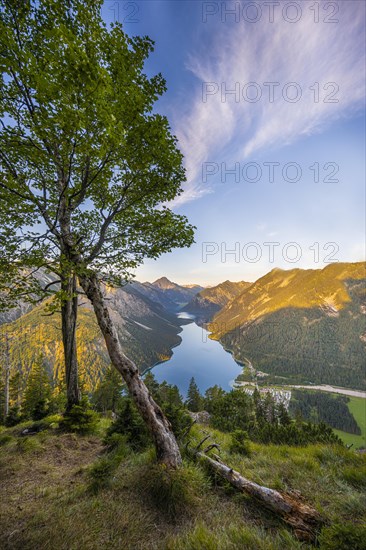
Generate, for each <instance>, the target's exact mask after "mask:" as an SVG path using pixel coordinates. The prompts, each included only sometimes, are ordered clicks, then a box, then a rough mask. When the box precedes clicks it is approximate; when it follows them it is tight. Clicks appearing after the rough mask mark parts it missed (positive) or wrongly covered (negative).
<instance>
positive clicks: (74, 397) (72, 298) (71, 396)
mask: <svg viewBox="0 0 366 550" xmlns="http://www.w3.org/2000/svg"><path fill="white" fill-rule="evenodd" d="M61 288H62V291H63V293H64V294H65V296H63V300H62V304H61V317H62V340H63V346H64V356H65V379H66V391H67V405H66V411H69V410H70V409H71V407H72V406H73V405H78V404H79V403H80V400H81V393H80V389H79V379H78V361H77V351H76V322H77V312H78V297H77V294H76V276H75V275H70V276H65V278H63V279H62V281H61ZM64 298H67V299H64Z"/></svg>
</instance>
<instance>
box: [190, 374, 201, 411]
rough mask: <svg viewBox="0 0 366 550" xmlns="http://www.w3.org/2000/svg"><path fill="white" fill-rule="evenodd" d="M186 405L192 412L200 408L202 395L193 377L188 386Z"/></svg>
mask: <svg viewBox="0 0 366 550" xmlns="http://www.w3.org/2000/svg"><path fill="white" fill-rule="evenodd" d="M187 407H188V409H189V410H190V411H192V412H198V411H200V410H201V408H202V396H201V394H200V391H199V389H198V386H197V384H196V381H195V379H194V378H193V377H192V378H191V381H190V383H189V387H188V392H187Z"/></svg>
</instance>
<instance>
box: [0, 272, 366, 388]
mask: <svg viewBox="0 0 366 550" xmlns="http://www.w3.org/2000/svg"><path fill="white" fill-rule="evenodd" d="M365 266H366V264H365V263H364V262H361V263H347V264H345V263H343V264H341V263H335V264H330V265H328V266H327V267H326V268H324V269H322V270H320V269H319V270H311V269H308V270H304V269H291V270H281V269H273V270H272V271H271V272H269V273H267V274H266V275H265V276H264V277H261V278H260V279H258V280H257V281H255V282H253V283H250V282H245V281H240V282H231V281H225V282H223V283H220V284H219V285H216V286H215V287H210V288H203V287H201V286H198V285H185V286H182V285H178V284H176V283H173V282H171V281H169V279H167V278H166V277H162V278H161V279H158V280H157V281H155V282H153V283H148V282H146V283H140V282H137V281H134V282H132V283H129V284H127V285H126V286H123V287H120V288H109V287H108V288H106V298H107V303H108V306H109V308H110V310H111V312H112V317H113V319H114V321H115V323H116V326H117V330H118V333H119V336H120V339H121V342H122V344H123V347H124V350H125V353H126V354H127V355H128V356H129V357H131V359H132V360H134V361H135V362H136V364H137V365H138V367H139V369H140V370H141V371H144V370H146V369H147V368H149V367H151V366H152V365H154V364H156V363H158V362H160V361H164V360H167V359H169V358H170V357H171V355H172V348H174V347H175V346H177V345H179V343H180V342H181V338H180V336H179V333H180V332H181V330H182V329H181V326H182V324H184V323H185V322H187V321H185V320H183V319H180V318H179V317H177V313H178V312H179V311H186V312H189V313H192V314H194V315H195V316H196V321H197V322H198V323H200V324H202V323H204V324H206V326H207V328H208V329H209V330H210V332H211V335H210V337H211V338H212V339H215V340H218V341H220V343H221V344H222V345H223V346H224V348H225V349H227V350H228V351H230V352H232V353H233V355H234V357H235V359H236V360H237V361H238V362H241V363H243V365H248V366H250V368H252V367H253V368H254V369H255V370H258V371H262V372H263V373H264V374H265V375H266V381H268V382H274V383H276V382H281V383H283V382H285V381H286V382H295V381H296V382H303V383H304V382H306V383H309V382H311V383H328V384H334V385H339V386H345V387H351V388H355V389H363V388H364V387H365V369H364V365H365V363H364V361H365V344H366V326H365V320H366V291H365V282H366V274H365ZM43 282H44V284H47V282H49V276H48V275H45V274H44V281H43ZM45 308H46V303H45V302H43V303H40V304H38V305H37V306H30V305H29V304H26V303H25V302H24V303H23V302H20V303H19V304H18V305H17V307H16V308H14V309H13V310H10V312H6V313H1V314H0V325H1V326H0V332H1V333H5V332H7V333H8V334H9V337H10V340H9V342H10V355H11V364H12V370H13V372H14V371H15V370H17V369H18V370H20V371H21V372H22V373H23V374H24V375H25V376H24V377H23V378H24V380H26V378H27V373H28V372H29V370H30V368H31V365H32V363H33V361H34V360H35V358H36V357H37V355H38V354H39V353H40V352H42V353H43V354H44V357H45V361H46V362H47V365H48V368H49V371H50V373H51V374H52V376H53V378H54V379H55V380H58V379H61V378H62V376H63V357H62V342H61V331H60V317H59V315H58V314H57V313H56V314H54V315H53V316H49V315H46V309H45ZM77 336H78V357H79V363H80V373H81V379H82V381H83V384H84V387H85V389H86V390H91V389H92V388H94V387H95V385H96V384H97V383H98V381H99V380H100V378H101V377H102V375H103V372H104V371H105V369H106V367H107V366H108V364H109V358H108V354H107V351H106V348H105V344H104V340H103V338H102V336H101V334H100V331H99V328H98V326H97V323H96V321H95V317H94V312H93V311H92V309H91V306H90V304H89V303H85V302H84V303H83V304H82V305H81V306H80V308H79V320H78V334H77ZM213 384H214V381H213Z"/></svg>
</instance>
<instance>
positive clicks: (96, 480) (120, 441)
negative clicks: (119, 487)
mask: <svg viewBox="0 0 366 550" xmlns="http://www.w3.org/2000/svg"><path fill="white" fill-rule="evenodd" d="M115 436H119V437H118V438H117V437H115ZM110 438H111V439H110V441H112V440H113V443H114V445H113V449H112V448H110V449H109V451H110V452H109V453H108V454H107V455H106V456H103V457H102V458H99V459H98V460H97V461H96V462H95V463H94V464H93V465H92V466H91V467H90V469H89V472H88V475H89V479H90V489H91V491H92V492H93V493H98V492H99V491H100V490H101V489H106V488H108V487H110V486H111V483H112V479H113V475H114V473H115V472H116V470H117V468H118V466H119V465H120V463H121V461H122V460H123V459H125V458H126V457H127V456H128V454H129V452H130V451H129V446H128V445H127V442H126V438H125V437H124V436H121V435H120V434H117V433H114V434H113V435H112V436H110Z"/></svg>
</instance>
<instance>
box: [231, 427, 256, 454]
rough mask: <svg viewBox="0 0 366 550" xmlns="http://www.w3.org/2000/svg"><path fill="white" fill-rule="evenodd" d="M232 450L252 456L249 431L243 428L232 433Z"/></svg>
mask: <svg viewBox="0 0 366 550" xmlns="http://www.w3.org/2000/svg"><path fill="white" fill-rule="evenodd" d="M229 448H230V452H231V453H237V454H240V455H243V456H250V455H251V454H252V450H251V446H250V442H249V438H248V432H244V431H243V430H235V431H234V432H233V433H232V434H231V444H230V447H229Z"/></svg>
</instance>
